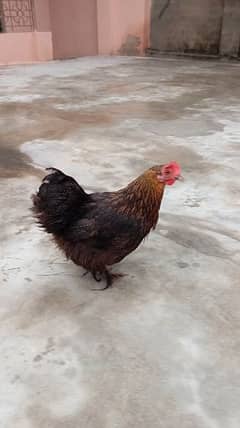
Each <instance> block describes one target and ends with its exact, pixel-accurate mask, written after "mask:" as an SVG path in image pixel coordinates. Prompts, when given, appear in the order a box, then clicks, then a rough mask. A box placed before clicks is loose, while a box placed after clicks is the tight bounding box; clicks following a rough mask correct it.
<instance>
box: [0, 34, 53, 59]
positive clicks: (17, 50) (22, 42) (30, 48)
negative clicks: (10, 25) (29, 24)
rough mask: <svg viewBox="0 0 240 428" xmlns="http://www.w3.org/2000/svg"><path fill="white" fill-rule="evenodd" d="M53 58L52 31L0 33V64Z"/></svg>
mask: <svg viewBox="0 0 240 428" xmlns="http://www.w3.org/2000/svg"><path fill="white" fill-rule="evenodd" d="M52 58H53V53H52V34H51V33H50V32H44V33H43V32H42V33H39V32H36V31H34V32H31V33H1V34H0V65H8V64H24V63H32V62H39V61H48V60H51V59H52Z"/></svg>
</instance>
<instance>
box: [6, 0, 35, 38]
mask: <svg viewBox="0 0 240 428" xmlns="http://www.w3.org/2000/svg"><path fill="white" fill-rule="evenodd" d="M33 30H34V22H33V7H32V0H0V32H6V33H22V32H25V31H33Z"/></svg>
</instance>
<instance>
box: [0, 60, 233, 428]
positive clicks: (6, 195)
mask: <svg viewBox="0 0 240 428" xmlns="http://www.w3.org/2000/svg"><path fill="white" fill-rule="evenodd" d="M239 72H240V68H239V66H238V65H235V64H223V63H215V62H200V61H196V62H193V61H189V60H182V61H175V60H170V59H168V60H167V59H166V60H163V59H161V60H154V59H153V60H149V59H134V58H131V59H130V58H129V59H127V58H98V59H96V58H91V59H88V58H86V59H81V60H76V61H68V62H56V63H51V64H43V65H33V66H27V67H24V66H22V67H16V68H14V67H13V68H2V69H0V122H1V127H0V142H1V144H0V166H1V169H0V174H1V185H0V192H1V229H0V237H1V241H0V242H1V260H0V263H1V288H0V293H1V297H0V301H1V305H0V319H1V323H0V331H1V333H0V334H1V348H0V349H1V352H0V403H1V404H0V420H1V427H2V428H13V427H16V428H130V427H133V428H147V427H151V428H155V427H156V428H176V427H181V428H239V426H240V343H239V331H240V330H239V328H240V289H239V276H240V275H239V274H240V268H239V264H240V253H239V250H240V245H239V237H240V236H239V235H240V231H239V214H240V199H239V190H240V189H239V187H240V186H239V183H240V180H239V153H240V152H239V140H240V125H239V114H240V101H239V100H240V86H239ZM167 160H177V161H179V162H180V163H181V165H182V168H183V174H184V176H185V182H184V183H178V184H176V185H175V186H173V187H172V188H170V187H169V188H168V189H167V191H166V194H165V198H164V203H163V205H162V208H161V216H160V222H159V225H158V227H157V229H156V231H155V232H154V233H152V234H151V236H150V237H149V239H147V240H146V242H145V243H144V245H143V246H141V247H140V248H139V249H138V250H137V251H136V252H135V253H134V254H132V255H131V256H130V257H129V258H128V259H126V260H125V261H123V262H122V263H121V264H120V265H119V266H117V267H115V269H116V270H117V271H121V272H125V273H128V276H127V277H126V278H123V279H122V280H120V281H119V282H118V283H116V285H115V286H114V287H113V288H112V289H110V290H108V291H106V292H103V293H97V292H93V291H91V287H92V286H93V283H92V280H91V278H88V277H85V278H82V277H81V270H80V269H79V268H77V267H76V266H74V265H73V264H72V263H71V262H66V260H65V259H64V256H63V255H62V254H61V253H60V252H59V251H58V250H57V249H56V248H55V246H54V245H53V243H52V242H51V241H50V239H49V237H48V236H47V235H44V234H43V233H42V232H41V231H40V230H38V229H37V227H36V226H35V224H34V222H33V220H32V218H31V215H30V212H29V207H30V195H31V193H32V192H33V191H34V190H35V189H36V188H37V186H38V184H39V182H40V178H41V177H42V176H43V167H46V166H50V165H52V166H57V167H59V168H63V169H64V170H65V171H66V172H67V173H69V174H73V175H74V176H75V177H76V178H77V179H78V180H79V182H80V183H82V185H84V186H85V188H86V189H88V190H93V189H99V190H101V189H109V190H110V189H115V188H118V187H120V186H122V185H124V184H126V183H127V182H128V181H129V180H130V179H132V178H133V177H135V176H137V175H138V174H139V173H140V172H141V171H142V170H144V169H145V168H146V167H148V166H151V165H152V164H155V163H156V162H159V163H160V162H164V161H167ZM94 285H95V284H94Z"/></svg>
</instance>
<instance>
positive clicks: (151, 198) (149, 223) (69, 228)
mask: <svg viewBox="0 0 240 428" xmlns="http://www.w3.org/2000/svg"><path fill="white" fill-rule="evenodd" d="M179 177H180V167H179V165H178V164H177V163H176V162H170V163H169V164H165V165H160V166H154V167H152V168H150V169H148V170H147V171H145V172H144V173H143V174H142V175H141V176H140V177H138V178H137V179H136V180H134V181H132V182H131V183H130V184H129V185H128V186H127V187H125V188H123V189H120V190H118V191H116V192H104V193H91V194H87V193H86V192H85V191H84V190H83V189H82V187H81V186H79V184H78V183H77V182H76V181H75V180H74V179H73V178H72V177H69V176H67V175H65V174H64V173H63V172H61V171H59V170H57V169H55V168H51V173H50V174H48V175H47V176H46V177H45V178H44V179H43V182H42V184H41V186H40V188H39V191H38V193H37V194H35V195H33V211H34V213H35V216H36V217H37V220H38V222H39V223H40V225H41V226H42V227H43V228H44V229H45V230H46V232H48V233H51V234H52V235H53V237H54V240H55V242H56V243H57V245H58V246H59V247H60V248H61V249H62V250H63V251H64V252H65V254H66V256H67V258H69V259H71V260H72V261H73V262H74V263H76V264H77V265H79V266H82V267H83V268H85V269H86V271H89V272H91V273H92V275H93V277H94V279H95V280H96V281H99V280H101V278H102V276H104V277H105V279H106V287H105V288H107V287H109V286H110V285H112V283H113V280H114V279H115V278H116V277H118V276H121V275H117V274H114V273H111V272H109V270H108V269H107V267H108V266H110V265H113V264H115V263H118V262H120V261H121V260H122V259H123V258H124V257H126V256H127V255H128V254H129V253H131V252H132V251H134V250H135V249H136V248H137V247H138V246H139V244H140V243H141V241H142V240H143V239H144V238H145V236H146V235H147V234H148V233H149V232H150V230H151V229H154V228H155V226H156V224H157V221H158V215H159V208H160V204H161V200H162V197H163V192H164V188H165V185H166V184H168V185H172V184H173V183H174V182H175V180H177V179H178V178H179Z"/></svg>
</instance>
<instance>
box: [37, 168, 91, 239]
mask: <svg viewBox="0 0 240 428" xmlns="http://www.w3.org/2000/svg"><path fill="white" fill-rule="evenodd" d="M48 170H49V171H50V170H51V171H52V172H51V173H50V174H48V175H46V177H45V178H44V179H43V181H42V184H41V186H40V188H39V191H38V192H37V193H36V194H35V195H33V197H32V200H33V208H32V209H33V212H34V214H35V217H36V218H37V221H38V223H40V225H41V226H42V227H44V228H45V230H46V231H47V232H48V233H53V234H56V235H61V234H62V233H63V232H64V230H65V229H66V227H67V226H68V225H69V224H70V223H71V222H72V221H74V219H75V218H77V216H79V214H80V211H81V209H82V206H83V205H84V203H85V202H87V201H88V200H89V198H90V196H89V195H88V194H87V193H85V191H84V190H83V189H82V187H81V186H79V184H78V183H77V182H76V180H74V178H72V177H70V176H68V175H66V174H64V173H63V172H62V171H60V170H58V169H56V168H48Z"/></svg>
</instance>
